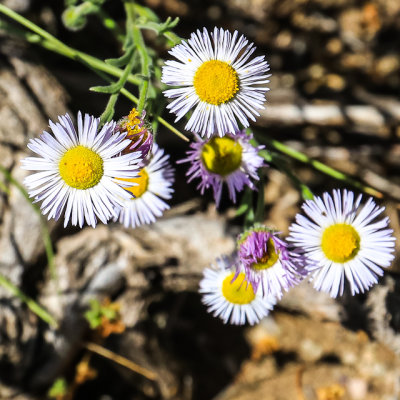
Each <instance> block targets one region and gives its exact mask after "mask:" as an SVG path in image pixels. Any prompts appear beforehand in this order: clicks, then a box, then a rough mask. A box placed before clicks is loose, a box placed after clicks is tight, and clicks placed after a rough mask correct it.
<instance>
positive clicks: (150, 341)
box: [0, 0, 400, 400]
mask: <svg viewBox="0 0 400 400" xmlns="http://www.w3.org/2000/svg"><path fill="white" fill-rule="evenodd" d="M4 3H5V4H8V5H10V6H12V7H13V8H14V9H16V10H17V11H19V12H23V13H25V14H26V15H27V16H28V17H29V18H32V19H34V20H35V21H36V22H37V23H39V24H40V25H42V26H45V27H47V29H49V30H50V31H51V32H52V33H54V34H56V35H58V36H59V37H61V38H62V40H64V41H66V42H67V43H69V44H71V45H72V46H74V47H78V48H81V49H82V50H85V51H87V52H90V53H94V54H96V55H98V56H99V57H103V58H104V57H111V56H115V55H116V51H115V46H116V45H115V43H114V41H113V40H112V39H111V38H109V37H108V36H107V35H106V34H104V33H99V32H102V31H101V30H100V29H101V28H100V27H99V24H98V23H96V21H95V20H93V21H91V22H90V23H89V25H88V27H87V28H85V29H86V30H85V36H84V39H82V37H83V36H80V35H81V33H79V32H78V33H72V32H67V31H66V30H64V29H63V28H62V26H61V24H60V22H59V14H60V11H61V8H58V7H61V6H60V5H54V4H53V3H52V2H41V1H29V0H25V1H21V0H19V1H16V0H5V1H4ZM108 3H111V2H108ZM144 4H147V5H148V6H151V7H152V8H153V9H154V10H155V11H156V12H157V13H158V14H160V15H161V16H163V17H165V16H167V15H173V16H180V17H181V23H180V25H179V26H178V28H177V33H179V34H180V35H181V36H183V37H187V36H188V35H189V34H190V32H191V30H192V29H193V27H199V28H200V27H202V26H207V27H213V26H214V25H218V26H223V27H225V28H229V29H238V30H240V31H241V32H243V33H244V34H246V35H247V36H248V37H249V38H251V39H252V40H254V41H255V42H256V43H257V44H258V47H259V50H258V51H259V52H260V54H262V53H265V54H267V58H268V60H269V61H270V63H271V70H272V73H273V77H272V79H271V92H270V93H269V95H268V102H267V107H266V109H265V111H264V112H263V113H262V116H261V118H260V119H259V120H258V122H257V126H256V128H255V129H256V131H257V133H258V134H259V135H260V136H262V134H263V132H264V133H268V135H269V136H271V137H273V138H275V139H277V140H280V141H282V142H284V143H286V144H288V145H290V146H292V147H293V148H296V149H297V150H300V151H302V152H304V153H305V154H306V155H307V156H309V157H312V158H313V159H317V160H319V161H322V162H324V163H326V164H328V165H329V166H331V167H333V168H337V169H339V170H340V171H343V172H345V173H347V174H350V175H351V176H353V177H354V178H356V179H358V180H361V181H363V182H364V183H366V184H368V185H370V186H373V187H374V188H376V189H377V190H378V191H380V192H381V193H382V198H381V199H378V200H377V201H378V202H379V203H380V204H383V205H385V206H386V209H387V215H388V216H389V217H390V218H391V225H392V228H393V229H394V230H395V234H396V236H397V237H399V232H400V224H399V201H400V178H399V167H400V162H399V155H400V144H399V136H400V130H399V121H400V100H399V98H398V93H399V88H400V57H399V54H398V49H399V45H400V34H399V33H400V3H399V2H398V1H397V0H371V1H355V0H346V1H345V0H340V1H338V0H335V1H331V0H285V1H281V0H279V1H278V0H234V1H232V0H229V1H228V0H220V1H200V0H198V1H191V2H189V1H180V0H166V1H160V0H146V1H145V2H144ZM107 7H108V8H109V12H110V13H111V14H113V15H114V17H115V18H116V19H118V16H119V14H118V13H120V12H121V10H120V9H119V8H118V6H115V5H114V3H113V4H108V5H107ZM97 35H102V39H103V40H102V41H100V40H98V39H97V37H98V36H97ZM93 38H96V40H93ZM147 40H148V41H149V42H151V41H152V40H153V38H152V37H151V36H149V37H147ZM93 43H96V44H95V46H94V47H93ZM100 43H101V46H100ZM160 51H161V49H160ZM0 52H1V58H0V93H1V94H2V96H1V97H0V160H1V161H0V164H1V166H2V167H4V168H5V169H6V170H7V171H9V172H10V173H11V175H12V177H13V178H14V179H15V180H16V181H17V182H22V180H23V178H24V176H25V175H26V172H24V171H23V170H22V169H21V168H20V164H19V162H20V159H21V158H23V157H26V156H27V154H28V152H27V149H26V143H27V141H28V140H29V139H30V138H32V137H36V136H37V135H38V134H39V133H40V132H41V131H42V130H43V129H46V127H47V120H48V119H49V118H50V119H55V118H56V116H57V115H59V114H63V113H65V112H67V111H71V112H72V113H76V111H77V110H79V109H81V110H85V111H87V112H91V113H94V114H99V113H101V111H102V108H103V107H104V105H105V101H106V100H105V98H103V97H102V96H101V95H97V94H93V93H90V92H89V91H88V90H87V89H88V88H89V87H90V86H92V85H94V84H96V85H97V84H100V83H99V81H98V78H97V77H95V76H93V75H92V73H91V72H90V71H87V70H85V69H84V68H83V67H81V66H77V65H75V64H74V63H72V62H70V61H65V60H63V59H61V58H60V57H59V56H56V55H54V54H49V53H46V52H45V51H44V50H40V49H39V48H38V47H34V46H26V45H25V44H24V43H22V42H19V41H16V40H14V39H10V38H9V37H6V36H5V35H1V36H0ZM162 55H163V56H164V57H166V56H167V54H166V53H162ZM129 107H130V105H129V103H127V102H126V101H124V100H122V101H121V102H120V103H119V106H118V110H117V111H118V112H119V113H120V115H124V114H126V113H127V111H129ZM166 117H167V118H168V115H166ZM180 128H182V127H180ZM158 138H159V141H160V143H161V144H162V145H163V146H164V147H165V148H166V149H167V151H168V152H169V153H170V154H171V157H172V158H173V159H174V160H176V159H178V158H182V156H183V154H184V151H185V150H186V145H185V143H184V142H183V141H180V139H178V138H176V137H175V136H173V135H172V134H171V133H169V132H167V131H160V132H159V134H158ZM287 163H288V165H289V166H290V167H291V168H292V169H293V170H295V171H296V173H297V175H298V176H299V177H300V178H301V179H302V180H303V181H304V182H306V183H307V184H308V185H309V186H310V187H311V189H312V190H313V191H314V192H315V193H320V192H321V191H324V190H327V189H331V188H334V187H343V186H344V185H343V184H342V183H340V182H338V181H335V180H333V179H332V178H329V179H327V177H326V176H325V175H323V174H322V173H321V172H318V171H315V170H314V169H313V168H312V166H310V165H308V164H305V163H301V162H299V161H294V160H289V159H288V161H287ZM265 172H266V174H265V175H266V183H265V202H266V207H265V223H267V224H269V225H271V226H273V227H275V228H277V229H279V230H281V231H282V232H284V233H286V232H287V229H288V225H289V224H290V223H291V222H292V220H293V217H294V215H295V214H296V212H298V210H299V205H300V204H301V197H300V195H299V193H298V191H297V189H296V188H295V187H294V186H293V183H292V182H291V180H290V179H289V178H288V177H287V176H286V175H285V174H284V173H282V172H280V171H278V170H277V169H276V168H275V166H274V165H271V166H270V168H269V169H266V171H265ZM0 182H1V183H2V186H0V193H1V195H0V254H1V256H0V272H1V273H2V274H3V275H5V276H7V277H8V279H10V280H11V281H12V282H13V283H14V284H15V285H17V286H18V287H20V288H21V289H22V290H23V291H24V292H25V293H27V294H28V295H29V296H31V297H33V298H34V299H36V300H37V301H38V302H39V303H40V304H42V305H43V306H44V307H45V308H46V309H48V310H49V311H50V312H51V313H52V314H53V315H54V316H55V317H56V318H57V320H58V321H59V322H60V325H59V327H58V328H57V329H53V328H50V327H48V326H47V325H46V324H45V323H43V322H42V321H40V320H38V318H37V317H36V316H35V315H34V314H32V313H31V312H30V311H29V310H28V309H27V308H26V307H25V306H24V305H22V304H21V302H20V301H18V300H16V299H15V298H13V297H12V296H11V295H10V294H9V292H7V291H6V290H5V289H2V288H1V289H0V399H19V400H27V399H31V400H34V399H35V400H36V399H44V398H46V393H47V390H48V389H49V387H50V386H51V385H52V384H53V383H54V381H55V380H56V379H57V378H59V377H64V378H65V379H66V381H67V382H68V383H69V384H70V388H71V387H72V386H73V385H75V387H74V389H73V390H72V389H71V392H70V394H71V396H70V398H74V399H78V400H79V399H102V400H106V399H113V400H114V399H115V400H117V399H123V400H125V399H143V400H149V399H184V400H208V399H215V400H239V399H240V400H244V399H246V400H250V399H259V398H260V399H263V400H264V399H265V400H278V399H282V400H286V399H290V400H292V399H296V400H345V399H346V400H358V399H360V400H361V399H362V400H373V399H375V400H395V399H398V398H400V373H399V371H400V361H399V358H398V354H399V352H400V336H399V334H398V332H399V329H400V315H399V309H400V308H399V305H400V298H399V291H398V285H399V276H398V272H399V271H400V261H399V260H400V258H399V257H398V256H397V258H396V261H395V262H394V263H393V266H392V267H391V269H390V270H389V271H388V273H387V274H386V275H385V277H384V278H383V279H382V281H381V282H380V284H379V285H378V286H376V287H375V288H374V289H372V290H371V291H370V292H369V293H368V294H366V295H362V296H356V297H354V298H353V297H351V296H348V294H345V296H344V297H343V298H341V299H339V300H332V299H330V298H329V297H328V296H325V295H324V294H321V293H316V292H314V291H313V290H312V288H311V287H310V286H309V285H308V284H307V283H303V284H302V285H300V286H299V287H298V288H296V289H294V290H292V291H291V292H289V293H288V294H287V295H286V296H285V297H284V298H283V299H282V301H281V302H280V303H279V304H278V306H277V308H276V310H274V312H273V313H272V314H271V316H270V317H268V318H267V319H265V320H263V321H262V323H261V324H260V325H258V326H257V327H253V328H250V327H244V328H239V327H232V326H224V325H223V324H222V323H221V322H220V321H219V320H216V319H214V318H213V317H212V316H210V315H209V314H207V313H206V311H205V308H204V307H203V305H202V304H201V302H200V297H199V295H198V294H197V285H198V281H199V279H200V277H201V272H202V269H203V268H204V267H205V266H207V265H209V264H210V263H211V262H213V261H214V259H215V257H217V256H219V255H220V254H223V253H230V252H231V251H232V250H233V249H234V246H235V237H236V235H237V234H238V233H239V232H240V231H241V225H240V224H241V221H240V219H239V218H236V217H235V211H234V208H233V207H232V205H231V204H230V202H229V201H228V199H226V198H224V199H223V202H222V207H221V209H220V210H219V211H217V210H216V209H215V206H214V205H213V202H212V198H211V196H210V195H209V194H207V195H206V196H204V197H200V196H199V194H198V193H197V192H196V190H195V185H194V184H193V185H187V184H186V183H185V180H184V171H183V170H181V169H180V168H177V184H176V192H175V196H174V199H173V201H172V205H173V207H172V208H171V210H170V211H169V212H167V213H166V215H165V216H164V218H162V219H161V220H160V221H159V222H158V223H157V224H155V225H152V226H149V227H142V228H139V229H135V230H126V229H123V228H121V227H120V226H118V225H116V224H114V225H113V224H112V225H110V226H109V225H107V226H99V227H98V228H96V229H95V230H93V229H92V228H84V229H82V230H79V229H71V228H70V229H67V230H64V229H63V228H62V227H61V226H60V224H57V223H53V222H46V226H47V227H48V229H49V231H50V233H51V238H52V241H53V244H54V248H55V266H56V270H57V275H58V281H57V282H56V281H55V280H54V279H52V278H51V274H50V271H49V270H48V268H47V260H46V253H45V247H44V243H43V225H42V224H43V220H42V219H41V218H40V217H39V216H38V214H37V213H36V212H35V210H34V209H33V208H32V206H31V205H30V203H29V202H28V201H26V199H25V198H24V197H23V195H22V194H21V192H20V190H19V189H18V187H17V186H16V185H14V184H10V182H9V181H8V180H7V179H5V176H4V175H3V173H0ZM398 246H399V245H398V244H397V253H398V250H399V247H398ZM94 298H96V299H98V300H99V302H106V303H105V304H107V301H108V299H109V300H110V301H112V302H116V303H118V304H119V314H118V315H119V316H120V319H119V320H118V323H114V324H113V323H111V324H109V325H107V326H106V328H107V329H108V332H107V333H108V334H105V333H104V331H103V332H99V331H97V332H96V333H93V331H92V330H90V328H89V326H88V324H87V322H86V321H85V319H84V318H83V313H84V312H85V310H86V309H87V308H88V306H89V304H90V300H91V299H94ZM103 322H104V321H103ZM99 334H100V336H99ZM102 335H103V336H102ZM90 344H92V345H93V344H94V345H97V346H100V347H101V348H103V349H108V350H111V351H112V352H113V355H112V356H111V358H112V360H111V359H110V357H105V356H104V354H103V356H100V355H99V354H97V353H96V351H95V350H96V349H97V350H98V348H96V347H95V348H93V347H92V350H90ZM116 354H118V355H122V356H124V357H125V359H126V360H130V361H132V362H134V363H136V364H137V365H139V366H141V367H143V368H146V369H147V370H148V371H151V372H152V373H153V375H149V374H147V372H146V371H141V373H137V372H134V371H133V369H134V366H132V365H131V364H129V365H128V368H127V367H126V366H125V367H124V366H121V365H120V364H121V363H118V362H117V361H118V360H117V361H116V357H115V355H116ZM85 366H86V367H85ZM88 366H89V367H88ZM84 368H86V370H84V371H83V372H82V369H84ZM77 369H78V372H79V373H76V371H77ZM139 372H140V371H139ZM143 374H144V375H143ZM146 374H147V375H146ZM72 392H73V394H72ZM67 398H68V397H65V398H61V397H59V399H64V400H65V399H67Z"/></svg>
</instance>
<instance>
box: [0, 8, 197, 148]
mask: <svg viewBox="0 0 400 400" xmlns="http://www.w3.org/2000/svg"><path fill="white" fill-rule="evenodd" d="M4 8H7V7H4V6H1V5H0V12H3V11H4V10H3V9H4ZM13 13H14V12H13ZM14 14H15V13H14ZM7 15H8V14H7ZM17 15H18V14H17ZM0 28H3V29H6V30H7V31H12V33H13V34H16V35H18V36H20V37H22V38H24V39H25V40H26V41H28V42H30V43H34V44H39V45H40V46H42V47H43V48H45V49H46V50H49V51H52V52H55V53H58V54H60V55H62V56H64V57H68V58H72V59H74V60H77V61H79V62H81V63H82V64H84V65H85V66H86V67H89V68H91V69H92V70H93V71H95V72H96V73H97V74H99V75H100V76H101V77H103V79H105V80H107V81H108V82H110V79H108V77H106V75H104V74H102V72H106V73H108V74H110V75H113V76H118V77H120V76H121V75H122V74H123V71H122V70H120V69H119V68H116V67H112V66H111V65H108V64H106V63H105V62H103V61H101V60H99V59H98V58H96V57H93V56H90V55H89V54H86V53H83V52H81V51H78V50H75V49H72V48H71V47H69V49H70V50H72V52H73V55H71V54H67V53H65V52H63V51H60V49H59V48H57V46H55V45H54V43H52V42H51V41H49V40H47V39H44V38H43V37H41V36H40V35H38V34H32V33H29V32H25V31H23V30H18V29H16V28H14V27H10V26H9V25H8V24H6V23H5V22H4V21H1V20H0ZM127 81H128V82H130V83H133V84H134V85H138V84H140V79H139V78H137V77H135V76H133V75H129V76H128V79H127ZM121 94H122V95H124V96H125V97H126V98H128V99H130V100H132V101H133V102H134V103H135V104H138V103H139V99H138V98H137V97H136V96H134V95H133V94H132V93H130V92H129V91H128V90H126V89H122V90H121ZM157 120H158V121H159V122H160V124H162V125H164V126H165V127H166V128H167V129H169V130H170V131H171V132H172V133H174V134H175V135H177V136H179V137H180V138H181V139H183V140H185V141H186V142H188V141H189V139H188V138H187V137H186V136H185V135H184V134H183V133H181V132H180V131H179V130H178V129H176V128H175V127H174V126H172V125H171V124H169V123H168V122H167V121H166V120H165V119H164V118H162V117H157Z"/></svg>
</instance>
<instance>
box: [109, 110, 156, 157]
mask: <svg viewBox="0 0 400 400" xmlns="http://www.w3.org/2000/svg"><path fill="white" fill-rule="evenodd" d="M145 117H146V112H145V111H143V112H142V115H141V116H139V113H138V111H137V110H136V108H132V110H131V111H130V113H129V115H128V116H126V117H123V118H121V119H120V120H119V121H118V124H117V126H116V130H117V131H119V132H124V131H125V132H126V137H127V138H128V139H130V140H131V142H130V143H129V145H128V146H127V147H126V149H124V150H123V152H122V153H123V154H127V153H129V152H132V151H140V152H141V153H142V158H143V160H144V161H148V158H149V157H150V154H151V148H152V146H153V134H152V132H151V129H150V126H149V125H148V124H147V123H146V119H145Z"/></svg>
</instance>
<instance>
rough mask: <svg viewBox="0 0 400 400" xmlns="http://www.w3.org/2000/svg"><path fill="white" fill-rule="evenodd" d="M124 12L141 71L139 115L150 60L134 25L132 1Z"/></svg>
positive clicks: (140, 34) (148, 80)
mask: <svg viewBox="0 0 400 400" xmlns="http://www.w3.org/2000/svg"><path fill="white" fill-rule="evenodd" d="M125 12H126V15H127V18H128V27H129V29H131V31H132V39H133V42H134V43H135V46H136V49H137V51H138V52H139V55H140V63H141V66H142V69H141V72H142V82H141V84H140V87H139V92H140V95H139V103H138V105H137V111H138V113H139V114H141V113H142V111H143V109H144V105H145V102H146V100H147V91H148V89H149V82H150V78H151V76H150V68H149V66H150V62H151V60H150V56H149V53H148V51H147V49H146V45H145V43H144V40H143V35H142V32H141V30H140V29H139V28H138V27H137V26H136V24H135V18H136V16H135V8H134V2H133V1H130V2H126V3H125Z"/></svg>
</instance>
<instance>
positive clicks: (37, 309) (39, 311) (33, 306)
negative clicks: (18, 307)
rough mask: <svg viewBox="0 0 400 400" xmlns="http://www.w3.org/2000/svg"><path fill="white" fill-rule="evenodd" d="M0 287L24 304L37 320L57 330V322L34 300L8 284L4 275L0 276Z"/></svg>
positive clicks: (11, 284)
mask: <svg viewBox="0 0 400 400" xmlns="http://www.w3.org/2000/svg"><path fill="white" fill-rule="evenodd" d="M0 285H1V286H3V287H4V288H6V289H7V290H9V291H10V292H11V293H12V294H13V295H14V296H16V297H18V298H19V299H20V300H21V301H22V302H24V303H25V304H26V305H27V306H28V307H29V309H30V310H31V311H32V312H34V313H35V314H36V315H37V316H38V317H39V318H41V319H42V320H43V321H45V322H47V323H48V324H49V325H50V326H52V327H53V328H58V322H57V321H56V320H55V318H54V317H53V316H52V315H51V314H49V313H48V312H47V311H46V310H45V309H44V308H43V307H41V306H40V305H39V304H38V303H36V301H35V300H33V299H32V298H30V297H29V296H27V295H26V294H25V293H24V292H22V290H20V289H19V288H17V287H16V286H15V285H14V284H13V283H12V282H10V281H9V280H8V279H7V278H6V277H5V276H4V275H2V274H0Z"/></svg>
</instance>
